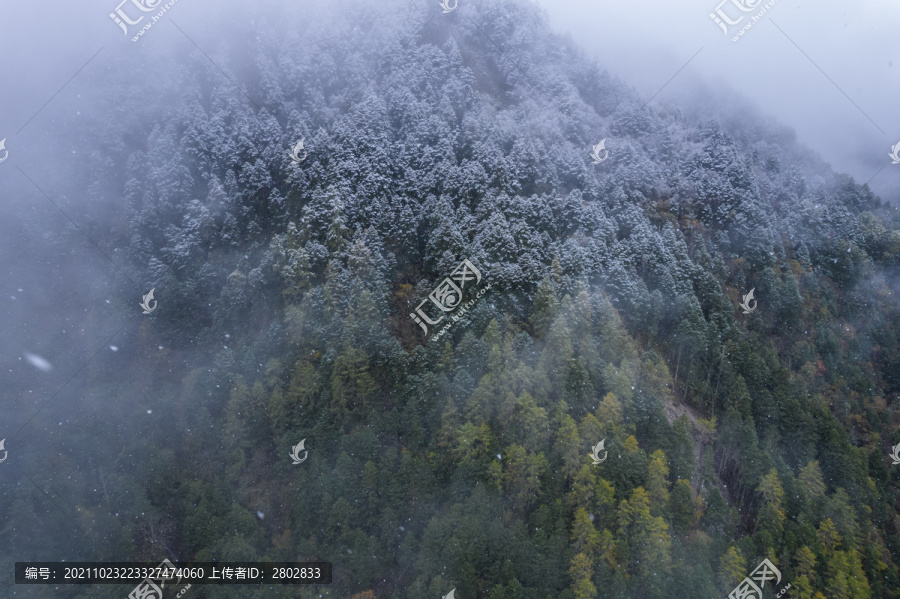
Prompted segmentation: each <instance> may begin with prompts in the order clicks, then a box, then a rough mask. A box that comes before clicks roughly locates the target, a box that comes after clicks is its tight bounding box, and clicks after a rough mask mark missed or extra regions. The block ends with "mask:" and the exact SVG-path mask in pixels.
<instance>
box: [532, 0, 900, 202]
mask: <svg viewBox="0 0 900 599" xmlns="http://www.w3.org/2000/svg"><path fill="white" fill-rule="evenodd" d="M720 1H721V0H678V1H677V2H663V1H660V0H654V1H649V2H647V1H637V2H635V1H633V0H597V1H588V0H538V3H539V4H540V5H541V6H542V7H543V8H544V10H545V11H546V12H547V14H548V15H549V16H550V22H551V24H552V26H553V28H554V30H556V31H557V32H568V33H570V34H571V35H572V39H573V40H574V41H575V42H576V43H577V44H578V45H579V46H580V47H581V48H582V49H583V50H584V51H585V52H586V53H587V55H588V56H591V57H593V58H596V59H597V60H598V61H599V62H600V64H601V65H603V66H604V67H606V68H608V69H609V70H610V72H611V73H614V74H616V75H618V76H619V77H621V78H622V79H624V80H625V81H627V82H628V83H630V84H632V85H634V86H635V87H636V88H637V89H638V90H639V91H640V92H641V94H643V95H644V96H645V97H647V98H649V97H650V96H652V95H653V94H655V93H656V92H658V91H659V89H660V88H661V87H663V85H665V83H666V81H668V80H669V79H670V78H671V77H672V76H673V75H674V74H675V73H676V72H678V70H679V69H680V68H681V67H682V66H684V64H685V63H686V62H688V60H689V59H690V58H691V57H692V56H693V55H694V54H695V53H697V51H698V50H700V49H701V48H702V51H700V53H699V54H698V55H697V56H696V58H694V59H693V60H692V61H691V62H690V64H689V65H688V66H687V67H686V68H685V69H684V70H683V71H682V72H681V73H680V74H679V75H678V76H677V77H676V78H675V79H674V80H673V81H672V83H670V84H669V85H668V86H667V87H666V88H665V89H664V90H663V91H662V92H661V93H660V95H659V96H657V98H656V100H658V101H673V102H677V100H676V98H678V93H679V89H680V87H679V84H681V89H683V87H684V86H686V85H691V84H693V83H696V82H698V81H700V82H704V83H709V84H714V83H716V82H723V83H725V84H726V85H728V86H730V87H732V88H733V89H734V90H735V91H736V92H738V93H740V94H742V95H744V96H746V97H748V98H750V99H751V100H752V101H753V102H755V103H756V104H758V105H759V107H760V108H761V110H762V111H763V112H765V113H768V114H770V115H772V116H774V117H775V118H777V119H778V120H779V121H781V122H782V123H784V124H786V125H788V126H790V127H792V128H793V129H794V130H795V131H796V133H797V137H798V139H799V141H800V142H801V143H803V144H805V145H807V146H809V147H810V148H813V149H814V150H815V151H817V152H818V153H819V154H821V156H822V157H823V158H824V159H825V160H826V161H827V162H829V163H830V164H831V165H832V167H833V168H834V170H835V171H837V172H844V173H848V174H850V175H851V176H853V177H854V178H855V179H856V181H858V182H860V183H862V182H865V181H867V180H868V179H869V178H870V177H872V176H874V175H875V174H876V173H878V171H879V169H881V168H882V167H884V168H883V170H882V171H881V172H880V173H879V174H878V175H877V177H875V178H874V179H872V181H871V183H870V185H871V187H872V189H873V190H875V192H876V193H879V194H880V195H881V196H882V198H884V199H886V200H891V201H893V202H894V203H895V204H896V203H900V164H897V165H892V164H891V159H890V158H889V157H888V154H889V153H890V149H891V146H893V145H894V144H896V143H898V142H900V110H898V105H900V44H898V32H900V2H886V1H872V0H855V1H853V2H838V1H837V0H815V1H814V0H777V1H776V2H775V4H774V6H772V7H771V8H770V9H769V10H768V12H767V13H766V14H765V16H764V17H763V18H762V19H761V20H760V22H759V23H758V24H757V25H754V27H753V28H752V29H750V30H749V31H747V32H746V34H745V35H744V36H743V37H742V38H741V39H740V41H738V42H737V43H734V42H732V41H731V39H730V38H731V36H729V37H728V38H726V37H725V35H724V34H723V32H722V30H721V29H719V27H718V26H716V24H715V23H714V22H713V20H712V19H710V17H709V13H711V12H713V11H714V10H715V8H716V7H717V6H718V5H719V2H720ZM766 3H767V2H763V3H762V4H760V6H764V5H765V4H766ZM727 4H728V6H726V7H723V9H724V10H726V12H727V13H728V14H729V15H731V14H735V15H736V14H740V13H739V12H738V11H736V10H734V9H733V8H732V7H731V6H730V5H731V2H730V1H729V2H728V3H727ZM748 14H751V15H753V14H756V12H751V13H748ZM737 28H738V27H737V26H735V27H733V28H731V29H737ZM779 28H780V29H781V31H780V30H779ZM782 32H783V33H782ZM804 54H805V55H806V56H804ZM807 57H808V58H807ZM813 63H815V64H813ZM816 65H818V68H817V66H816ZM819 69H821V70H819ZM823 72H824V74H823ZM829 78H830V79H831V81H829ZM838 88H840V89H838ZM841 90H843V93H842V91H841ZM844 94H846V95H844ZM848 96H849V98H848ZM854 104H855V105H854ZM879 129H880V130H879Z"/></svg>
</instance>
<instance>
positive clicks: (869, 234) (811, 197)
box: [11, 0, 900, 599]
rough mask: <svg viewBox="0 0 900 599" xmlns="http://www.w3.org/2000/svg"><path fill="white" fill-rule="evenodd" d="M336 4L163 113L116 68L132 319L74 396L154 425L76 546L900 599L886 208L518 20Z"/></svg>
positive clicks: (133, 553) (551, 585) (374, 572)
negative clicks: (765, 569)
mask: <svg viewBox="0 0 900 599" xmlns="http://www.w3.org/2000/svg"><path fill="white" fill-rule="evenodd" d="M348 6H349V5H345V4H342V3H338V6H337V7H335V8H333V9H332V10H330V11H326V12H324V13H323V14H318V15H316V17H315V18H314V19H313V18H309V19H300V18H297V17H296V16H291V14H290V13H289V14H288V16H279V15H273V16H272V17H271V19H270V20H269V22H266V23H263V22H259V23H255V24H253V28H254V30H255V32H256V34H257V35H256V36H255V39H254V40H253V42H252V43H246V44H245V43H243V42H241V41H240V38H232V37H231V36H227V37H224V38H223V39H221V40H216V41H215V42H214V44H215V46H214V49H215V51H214V52H212V51H211V52H210V56H211V59H212V60H213V61H214V62H216V64H218V65H220V66H222V67H223V68H224V70H225V71H226V72H227V73H228V74H229V77H228V78H226V77H225V76H223V75H222V72H220V71H219V70H218V69H217V68H216V67H215V66H214V65H212V64H210V62H209V61H208V60H207V59H206V58H204V57H203V56H202V55H201V54H200V53H199V52H198V51H197V50H196V48H194V46H191V45H189V44H185V47H184V48H183V49H181V50H179V51H177V52H173V55H172V57H170V58H166V59H165V60H164V62H163V64H157V65H156V66H154V67H152V68H153V69H154V70H155V71H162V70H163V69H164V68H166V69H171V72H170V74H169V75H168V77H169V82H168V87H165V86H163V87H162V88H160V89H157V92H158V93H160V94H162V95H165V94H168V95H166V96H165V97H166V101H165V103H164V105H163V103H162V102H161V101H158V100H153V99H151V100H147V101H143V102H142V101H141V98H143V97H145V96H146V94H149V93H150V92H148V90H147V89H146V87H145V86H142V85H141V84H140V83H139V76H138V75H128V74H123V78H122V79H121V80H120V81H119V82H118V83H117V86H116V87H115V88H114V91H113V92H112V97H111V98H110V100H109V101H110V104H111V105H118V106H134V107H135V113H134V114H133V115H132V118H131V119H130V121H129V127H128V128H127V129H126V128H124V127H122V126H121V125H116V124H110V122H109V120H106V119H103V118H101V117H99V116H98V117H97V119H96V120H97V129H96V131H94V133H93V134H94V135H96V136H97V139H99V140H100V141H99V142H95V143H93V144H91V147H92V148H93V151H94V152H96V153H98V154H101V155H104V163H103V164H106V165H108V166H114V167H115V168H106V167H104V172H113V173H124V176H122V177H121V178H116V177H118V175H114V176H113V178H112V180H107V181H106V185H109V187H110V189H118V190H119V192H120V193H122V194H123V195H124V198H125V200H126V201H127V205H128V207H129V212H128V224H127V225H125V224H124V223H122V225H121V227H120V228H118V229H116V228H115V227H112V228H110V229H108V230H107V231H106V233H105V234H104V235H105V238H104V243H105V244H107V246H108V247H109V249H110V253H112V252H113V251H114V248H116V247H118V248H119V250H118V251H119V252H120V254H118V255H122V253H127V255H128V262H129V267H130V268H131V269H132V271H133V272H137V273H140V281H141V283H142V284H143V285H145V286H146V288H147V289H149V288H151V287H153V288H155V289H156V297H157V299H158V300H159V302H160V306H161V309H160V310H158V311H157V312H156V313H154V314H153V315H151V316H149V317H147V318H146V319H145V321H144V323H143V325H141V328H140V331H139V332H137V333H136V334H135V336H134V339H133V341H134V343H135V344H138V345H140V346H141V347H143V348H148V349H146V351H143V350H142V351H143V353H140V354H139V355H138V353H135V354H132V355H131V356H132V357H131V362H130V363H129V365H128V367H126V368H125V369H123V370H122V371H121V372H119V373H118V374H117V377H118V378H116V382H115V384H113V383H110V382H109V380H105V379H102V378H100V377H98V378H97V379H96V380H95V381H94V382H93V383H92V389H93V391H94V392H95V393H97V394H99V395H101V396H106V397H127V396H133V395H135V394H139V395H141V396H145V397H151V396H152V397H153V398H154V401H156V402H157V405H158V406H159V409H165V410H167V413H168V414H170V415H171V420H170V421H169V422H168V423H167V426H166V428H165V429H158V430H157V429H154V430H147V429H146V428H144V429H141V428H140V426H141V425H140V424H139V422H140V420H139V416H140V415H139V414H137V415H124V416H122V418H123V419H124V421H125V422H127V423H129V426H133V427H134V428H133V429H128V430H141V431H142V432H141V433H140V434H134V433H130V434H127V435H125V436H124V438H123V439H122V440H121V441H120V440H119V437H116V440H115V441H114V442H112V441H111V444H113V445H115V451H111V452H110V456H109V460H108V462H104V464H106V465H105V466H104V468H105V471H106V472H107V475H106V478H104V485H108V486H109V487H111V489H109V490H110V492H109V493H108V494H107V497H106V498H105V500H104V501H102V503H100V504H99V505H98V504H97V503H96V501H94V503H91V501H92V500H90V499H88V498H86V496H85V495H81V493H82V492H81V491H78V490H77V489H72V490H70V491H69V497H71V498H72V503H73V505H82V504H84V505H85V506H87V505H88V504H90V505H92V506H93V507H84V508H83V509H84V510H85V512H84V515H83V517H84V518H85V523H89V524H85V525H86V526H89V527H91V528H92V530H94V531H95V533H96V538H98V539H103V540H102V542H98V543H97V544H96V546H94V547H93V548H92V549H91V551H92V552H93V553H91V554H90V555H86V556H84V557H85V558H86V559H118V560H122V559H146V560H148V561H153V560H158V559H160V558H161V557H163V554H165V555H167V556H169V557H170V558H173V557H177V558H178V559H182V560H189V559H190V560H213V559H223V560H224V559H233V560H237V559H241V560H261V559H267V558H269V559H273V560H299V559H307V558H308V559H318V560H323V561H332V562H333V563H334V565H335V582H334V584H333V585H331V586H330V587H327V588H325V587H323V588H320V589H299V588H297V589H295V588H291V587H286V588H279V589H256V588H255V587H253V588H251V587H247V588H236V587H235V588H229V587H225V586H223V587H215V588H213V587H208V588H205V589H202V590H200V591H198V594H197V595H196V596H197V597H201V596H202V597H210V598H212V597H266V598H269V597H304V598H306V597H310V598H312V597H314V596H318V597H349V596H355V597H357V599H364V598H367V597H396V598H423V597H434V598H437V597H442V596H445V595H446V594H447V593H449V592H450V590H451V589H453V588H455V589H456V591H455V596H456V597H457V598H459V599H474V598H476V597H478V598H489V599H522V598H524V599H546V598H549V597H554V598H557V597H558V598H563V599H576V598H577V599H584V598H591V597H600V596H602V597H617V598H626V597H627V598H632V597H635V598H645V597H646V598H668V597H697V598H700V597H703V598H707V597H709V598H713V597H724V596H727V594H728V593H729V592H730V591H731V590H732V589H733V588H734V587H735V586H736V585H738V583H740V582H741V581H742V580H743V579H744V577H745V576H747V575H749V574H750V572H751V571H752V570H753V569H754V568H755V567H756V566H757V564H759V563H760V562H761V561H762V560H763V559H764V558H768V559H769V560H770V561H771V562H772V564H774V565H775V566H777V568H778V569H779V570H780V573H781V577H782V582H781V585H782V586H783V585H784V584H785V583H788V582H789V583H790V584H791V589H790V591H789V596H790V597H793V598H794V599H810V598H819V599H822V598H824V597H828V598H829V599H844V598H847V599H863V598H869V597H872V598H876V597H879V598H900V573H898V569H897V564H898V562H900V519H898V512H897V510H898V508H900V494H898V489H900V486H898V485H900V467H896V466H895V467H893V468H892V466H891V460H890V459H889V457H888V454H889V453H890V451H891V445H894V444H897V443H900V430H898V424H900V416H898V414H897V404H894V403H893V402H894V401H896V400H897V398H898V396H900V351H898V348H900V337H898V331H900V327H898V325H900V311H898V302H897V294H898V292H900V285H898V277H897V274H898V273H897V269H898V259H900V232H898V230H897V229H898V223H900V221H898V219H897V216H896V213H895V211H894V210H893V208H890V207H886V206H882V204H881V202H880V201H879V199H878V198H877V197H875V196H874V195H873V194H872V193H871V192H870V191H869V190H868V188H866V187H864V186H860V185H859V184H857V183H856V182H854V181H853V180H851V179H848V178H847V177H844V176H841V175H838V174H835V173H834V172H833V171H832V170H831V168H830V167H828V166H827V165H824V164H823V163H821V161H819V160H818V159H817V158H816V157H815V156H814V155H812V154H811V153H810V152H809V151H808V150H806V149H804V148H801V147H799V146H797V144H796V143H795V141H794V140H793V136H792V135H791V134H790V132H789V131H787V130H785V129H784V128H782V127H780V126H778V125H776V124H772V123H769V122H768V121H767V120H766V119H765V118H764V117H762V116H760V115H758V114H748V113H747V112H742V113H741V115H736V114H733V113H728V112H727V110H723V111H722V112H721V113H719V114H714V115H711V117H709V118H707V119H705V120H702V121H699V122H698V121H694V120H693V119H691V118H690V117H688V116H685V115H686V114H689V112H690V111H688V110H687V109H685V110H683V111H682V110H679V108H678V107H675V106H671V105H667V104H666V103H665V102H663V101H662V100H661V99H657V100H654V101H653V102H650V103H647V100H646V99H645V98H641V97H639V96H638V94H636V92H635V91H634V90H632V89H631V88H629V87H628V86H627V85H626V84H625V83H623V82H622V80H620V79H617V78H615V77H613V76H611V75H610V74H608V73H606V72H603V71H602V70H601V69H600V68H599V67H598V66H597V65H595V64H592V63H591V62H590V61H589V60H587V59H586V58H585V57H584V56H583V55H582V54H581V53H580V52H579V51H578V50H577V49H576V48H573V47H572V46H571V45H570V43H569V42H567V41H565V40H563V39H562V38H560V37H557V36H555V35H553V34H551V33H550V31H549V27H548V25H547V23H546V22H545V20H544V19H543V17H542V16H541V15H540V14H539V13H538V12H537V11H536V9H534V8H533V7H532V6H531V5H530V4H529V3H528V2H524V1H519V0H470V1H468V2H465V3H464V2H462V1H460V3H459V8H458V9H457V10H454V11H452V12H449V13H446V14H445V13H442V12H441V9H440V7H439V6H438V2H437V1H434V2H428V3H416V4H414V5H401V4H399V3H394V4H390V3H388V5H385V4H384V3H369V4H367V5H354V6H353V8H352V10H350V9H349V8H347V7H348ZM292 10H294V9H292ZM296 10H303V9H300V8H297V9H296ZM204 41H205V40H203V39H198V40H197V43H198V45H199V46H201V47H203V45H204ZM211 43H212V42H211ZM160 60H163V59H160ZM163 65H164V66H163ZM623 78H624V79H627V77H623ZM101 121H102V122H101ZM81 134H83V135H89V133H88V132H86V131H85V132H83V133H81ZM301 139H302V140H303V148H302V150H301V149H299V148H298V149H297V150H296V154H295V157H296V158H297V159H300V158H303V160H302V161H299V162H297V160H294V159H292V156H291V152H292V148H294V147H295V146H296V144H297V143H298V142H299V141H300V140H301ZM604 139H605V143H604V146H605V147H604V148H601V149H599V150H598V151H597V156H598V157H599V158H601V159H602V160H599V161H595V160H594V159H592V157H591V155H590V154H591V152H592V148H593V146H595V145H597V144H598V143H599V142H600V141H601V140H604ZM86 145H87V144H86ZM604 152H608V154H604ZM304 154H305V158H304ZM98 168H99V167H98ZM86 176H88V175H86ZM98 193H99V192H98ZM126 229H127V232H126ZM464 260H468V264H466V263H465V262H464ZM461 264H462V265H464V266H463V268H464V269H465V270H464V271H462V273H461V271H460V270H459V268H460V265H461ZM473 267H474V270H473ZM476 270H477V273H476V272H475V271H476ZM452 273H455V274H456V275H457V276H456V278H454V277H452V276H451V274H452ZM460 274H462V275H464V276H459V275H460ZM476 275H477V276H476ZM448 278H450V281H451V282H453V283H455V284H457V285H461V286H462V292H463V303H466V302H469V301H470V300H473V299H474V300H475V301H474V302H473V303H472V305H471V307H469V308H468V310H467V311H465V310H466V309H463V308H460V309H459V310H453V309H452V308H453V306H454V305H455V304H454V301H455V299H454V297H453V292H452V291H451V292H450V293H449V294H446V293H445V294H441V293H440V292H438V293H437V294H436V295H434V297H435V300H434V301H432V300H430V299H429V295H430V294H431V293H432V291H433V290H436V289H439V290H440V289H442V290H443V291H445V292H446V291H447V289H448V285H447V283H446V280H447V279H448ZM488 285H489V286H490V288H489V289H487V286H488ZM449 288H450V289H452V286H450V287H449ZM751 289H752V290H754V297H753V299H754V300H755V302H756V309H755V310H753V311H751V312H750V313H745V312H746V310H742V309H741V308H740V306H739V304H741V303H742V301H743V300H744V296H745V295H746V294H748V293H749V292H750V291H751ZM479 293H481V294H482V295H480V296H479V295H478V294H479ZM422 302H424V304H423V303H422ZM441 302H443V304H442V305H443V306H444V308H446V309H448V310H449V311H447V312H443V311H442V310H441V309H440V308H439V307H438V306H437V304H438V303H441ZM750 305H751V306H752V305H753V304H752V302H751V303H750ZM420 307H421V310H422V312H423V313H424V315H425V316H427V317H428V318H427V319H425V318H424V317H423V316H420V315H419V313H417V312H416V310H417V308H420ZM130 308H133V306H131V307H130ZM463 311H465V313H464V314H463V316H462V317H461V318H460V319H459V320H458V321H455V320H453V319H452V317H453V316H459V315H460V314H462V313H463ZM411 314H416V315H417V316H416V318H413V317H411ZM440 315H445V318H444V320H443V321H441V322H440V323H439V324H436V325H431V324H428V319H431V320H435V321H436V320H438V317H439V316H440ZM419 321H421V323H422V324H420V323H419ZM447 323H452V326H451V327H450V328H449V329H447V331H446V332H445V333H443V334H442V335H441V336H440V338H438V339H434V340H432V339H433V338H434V337H435V336H436V335H438V334H439V333H440V331H441V330H442V329H443V327H444V326H445V324H447ZM425 329H427V334H426V332H425ZM157 346H159V347H164V348H165V350H162V351H153V352H151V351H150V349H149V348H152V349H154V350H155V348H156V347H157ZM113 389H114V390H113ZM64 434H66V433H64ZM68 434H74V433H68ZM97 434H98V435H100V436H103V435H105V434H107V433H105V432H103V431H98V432H97ZM301 439H305V449H306V450H308V451H309V457H308V459H307V460H306V461H305V462H304V463H303V464H301V465H293V464H292V463H291V461H290V458H289V457H288V455H289V453H290V452H291V448H292V447H293V446H295V445H297V444H298V443H299V442H300V440H301ZM601 440H603V441H604V447H603V448H602V449H601V450H600V451H599V454H598V455H600V456H602V455H603V454H604V452H607V453H608V456H607V457H606V459H604V460H602V461H601V463H599V464H594V463H593V460H592V457H591V455H590V454H591V453H592V448H593V447H594V446H596V445H597V444H598V443H600V442H601ZM74 442H75V443H77V441H74ZM122 443H124V444H125V446H126V447H125V448H123V449H122V452H123V453H122V454H119V453H118V450H119V449H120V447H121V445H122ZM117 455H118V458H121V457H122V455H126V456H131V460H130V463H129V460H128V459H123V460H121V461H119V459H118V458H117ZM134 456H152V457H151V458H149V460H146V458H142V459H141V460H136V458H135V457H134ZM103 459H104V458H103V457H102V456H101V457H98V460H101V461H102V460H103ZM113 459H115V460H116V462H113ZM60 484H62V483H60ZM114 489H116V490H115V491H114ZM60 492H62V491H60ZM84 493H87V491H84ZM33 495H37V492H36V491H35V490H34V489H26V488H23V489H21V490H20V491H19V495H18V496H17V499H16V501H17V502H19V503H24V502H31V501H36V502H40V501H43V499H41V498H40V497H35V496H33ZM257 512H258V513H261V514H264V517H259V516H258V515H257ZM112 513H115V514H116V517H113V516H112V515H111V514H112ZM148 522H149V524H148ZM11 534H12V535H13V536H15V535H16V534H18V533H16V532H12V533H11ZM15 540H16V542H17V543H20V544H21V545H22V546H23V547H30V546H32V544H34V543H36V542H37V541H36V540H32V539H26V538H18V537H17V538H16V539H15ZM163 548H165V550H164V549H163ZM235 589H237V590H235ZM368 591H371V593H369V594H366V592H368ZM192 592H193V591H192ZM200 593H202V595H201V594H200ZM70 596H72V597H87V596H88V595H86V594H77V593H76V594H72V595H70Z"/></svg>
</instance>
